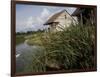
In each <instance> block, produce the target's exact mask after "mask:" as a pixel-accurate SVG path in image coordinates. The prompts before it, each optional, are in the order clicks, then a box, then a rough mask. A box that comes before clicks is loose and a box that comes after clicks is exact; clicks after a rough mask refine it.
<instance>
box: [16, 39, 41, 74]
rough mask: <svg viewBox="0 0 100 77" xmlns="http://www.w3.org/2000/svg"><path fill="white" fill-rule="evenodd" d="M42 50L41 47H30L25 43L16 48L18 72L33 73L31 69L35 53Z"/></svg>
mask: <svg viewBox="0 0 100 77" xmlns="http://www.w3.org/2000/svg"><path fill="white" fill-rule="evenodd" d="M39 50H41V47H40V46H35V45H34V46H30V45H28V44H27V42H26V41H25V42H23V43H21V44H19V45H17V46H16V72H17V73H20V72H31V70H30V69H28V68H29V66H30V64H31V63H32V58H33V56H34V53H35V52H37V51H39Z"/></svg>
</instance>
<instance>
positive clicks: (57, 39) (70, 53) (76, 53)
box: [41, 25, 95, 70]
mask: <svg viewBox="0 0 100 77" xmlns="http://www.w3.org/2000/svg"><path fill="white" fill-rule="evenodd" d="M42 44H43V46H44V48H45V57H46V62H45V64H46V66H48V67H50V68H56V69H58V70H59V69H61V70H66V69H84V70H85V69H88V68H90V69H91V68H93V67H94V66H95V63H94V49H95V26H90V25H83V26H80V25H76V26H71V27H69V28H67V29H66V30H64V31H61V32H56V33H47V35H46V36H45V37H44V38H42ZM41 56H42V55H41Z"/></svg>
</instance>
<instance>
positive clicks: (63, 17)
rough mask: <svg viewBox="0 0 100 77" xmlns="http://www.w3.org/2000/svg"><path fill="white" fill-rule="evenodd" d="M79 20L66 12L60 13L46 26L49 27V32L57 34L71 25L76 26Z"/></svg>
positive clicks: (47, 22) (48, 21) (49, 20)
mask: <svg viewBox="0 0 100 77" xmlns="http://www.w3.org/2000/svg"><path fill="white" fill-rule="evenodd" d="M76 23H77V18H76V17H72V16H71V15H70V14H69V13H68V12H67V11H66V10H63V11H61V12H58V13H56V14H54V15H52V16H51V17H50V18H49V19H48V20H47V21H46V22H45V23H44V25H48V26H49V27H48V31H50V32H56V31H62V30H64V29H65V27H69V26H70V25H71V24H76Z"/></svg>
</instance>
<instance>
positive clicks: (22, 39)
mask: <svg viewBox="0 0 100 77" xmlns="http://www.w3.org/2000/svg"><path fill="white" fill-rule="evenodd" d="M24 36H25V35H16V45H18V44H20V43H22V42H24V41H25V38H24Z"/></svg>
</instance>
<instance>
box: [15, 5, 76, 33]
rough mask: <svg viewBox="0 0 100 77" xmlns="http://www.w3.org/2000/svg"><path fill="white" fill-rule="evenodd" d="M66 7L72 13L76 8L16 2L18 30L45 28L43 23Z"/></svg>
mask: <svg viewBox="0 0 100 77" xmlns="http://www.w3.org/2000/svg"><path fill="white" fill-rule="evenodd" d="M64 9H66V10H67V11H68V12H69V13H70V14H71V13H73V11H74V10H75V9H76V8H74V7H55V6H39V5H25V4H16V32H27V31H37V30H38V29H45V28H46V27H45V26H43V24H44V23H45V22H46V21H47V20H48V19H49V18H50V16H52V15H53V14H55V13H57V12H60V11H62V10H64Z"/></svg>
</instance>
